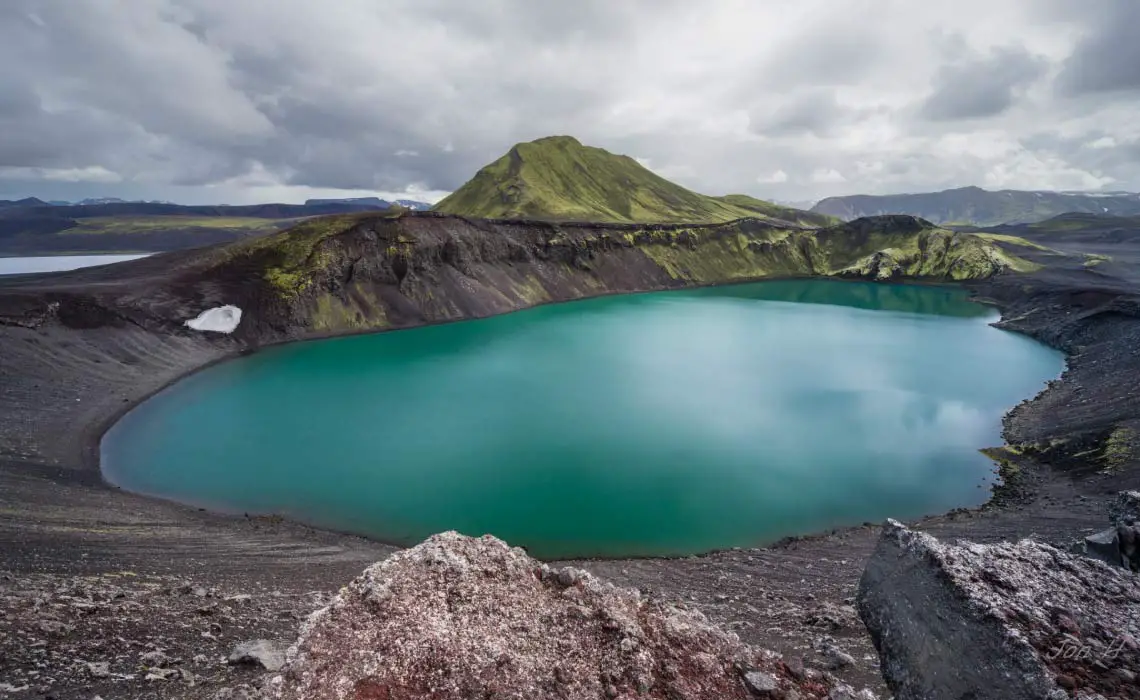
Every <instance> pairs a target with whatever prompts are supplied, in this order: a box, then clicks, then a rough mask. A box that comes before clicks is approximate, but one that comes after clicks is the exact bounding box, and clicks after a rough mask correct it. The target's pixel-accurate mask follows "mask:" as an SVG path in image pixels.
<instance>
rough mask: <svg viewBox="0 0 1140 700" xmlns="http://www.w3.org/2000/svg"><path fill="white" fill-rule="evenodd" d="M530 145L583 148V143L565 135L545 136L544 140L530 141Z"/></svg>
mask: <svg viewBox="0 0 1140 700" xmlns="http://www.w3.org/2000/svg"><path fill="white" fill-rule="evenodd" d="M529 143H532V144H534V145H536V146H538V145H543V146H547V145H549V146H578V147H582V142H581V141H579V140H578V139H576V138H574V137H573V136H565V135H555V136H543V137H542V138H540V139H535V140H533V141H530V142H529ZM520 145H521V144H520Z"/></svg>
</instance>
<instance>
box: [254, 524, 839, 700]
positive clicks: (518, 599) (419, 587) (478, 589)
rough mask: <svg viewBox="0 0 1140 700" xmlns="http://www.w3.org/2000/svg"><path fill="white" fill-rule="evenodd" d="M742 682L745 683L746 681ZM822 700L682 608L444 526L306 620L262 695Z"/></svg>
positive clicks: (817, 690)
mask: <svg viewBox="0 0 1140 700" xmlns="http://www.w3.org/2000/svg"><path fill="white" fill-rule="evenodd" d="M746 679H751V681H748V680H746ZM758 684H759V685H762V686H763V688H764V690H763V693H765V695H764V697H772V698H776V697H799V698H802V699H803V700H808V699H812V698H815V699H818V698H825V697H827V696H828V694H829V692H831V691H832V690H833V688H832V687H831V686H829V685H828V684H826V683H824V682H822V681H820V680H807V679H804V680H797V679H796V678H795V677H794V676H793V675H792V674H791V672H790V671H789V670H788V668H787V666H786V665H784V663H783V662H782V661H781V659H780V658H779V657H778V656H777V655H776V654H774V653H772V652H767V651H763V650H758V649H754V648H752V647H749V646H747V645H745V644H743V643H742V642H741V641H740V640H739V639H738V638H737V637H736V636H735V635H734V634H731V633H727V632H724V631H722V630H720V629H718V628H716V627H714V626H713V625H711V624H710V623H709V622H708V621H707V620H706V619H705V617H704V616H703V615H702V614H700V613H699V612H696V611H694V610H691V609H687V608H684V607H681V606H677V605H671V604H669V603H665V602H662V601H660V600H654V599H649V598H647V597H645V596H643V595H641V594H640V593H638V592H636V591H632V590H625V589H620V588H616V587H614V586H613V585H612V584H608V583H603V582H602V581H600V580H598V579H597V578H595V577H594V576H592V575H590V574H589V573H587V572H584V571H580V570H577V569H572V568H569V567H567V568H563V569H561V570H555V569H551V568H550V567H548V566H546V565H544V564H541V563H539V562H538V561H536V560H534V559H532V558H530V557H529V556H527V555H526V553H525V552H524V551H523V550H521V549H518V548H511V547H509V546H508V545H507V544H506V543H504V542H502V541H501V540H498V539H495V538H493V537H490V536H484V537H482V538H478V539H476V538H471V537H465V536H462V535H459V534H457V533H454V532H448V533H443V534H440V535H435V536H433V537H431V538H430V539H428V540H427V541H425V542H423V543H422V544H420V545H419V546H417V547H414V548H412V549H408V550H404V551H402V552H399V553H397V554H394V555H393V556H392V557H390V558H389V559H387V560H385V561H383V562H381V563H378V564H375V565H373V566H371V567H369V568H368V569H367V570H365V572H364V573H363V575H361V576H360V577H359V578H357V579H356V580H355V581H353V582H352V583H351V584H349V585H348V586H346V587H345V588H344V589H342V590H341V592H340V594H339V595H338V596H337V597H336V599H335V600H334V601H333V602H332V604H331V605H329V606H328V607H326V608H323V609H321V610H319V611H317V612H316V613H314V614H313V616H312V617H311V618H310V619H309V620H308V621H307V622H306V623H305V625H304V626H303V628H302V631H301V635H300V638H299V640H298V642H297V644H296V645H295V646H293V647H292V648H290V650H289V652H288V655H287V663H286V666H285V668H284V669H283V671H282V673H281V674H280V675H278V676H276V677H275V678H274V679H273V680H272V681H271V683H270V689H269V690H270V696H271V697H274V698H278V699H279V700H299V699H300V698H346V699H347V698H351V699H355V700H366V699H368V700H371V699H378V698H384V699H386V700H402V699H409V700H410V699H411V698H470V697H478V698H498V699H507V698H518V699H519V700H522V699H524V698H525V699H527V700H531V699H534V698H568V699H571V700H578V699H581V700H584V699H586V698H589V699H591V700H592V699H594V698H608V699H611V700H612V699H614V698H635V697H636V698H657V699H662V700H664V699H665V698H668V699H670V700H681V699H684V698H689V699H692V700H708V699H710V698H717V699H718V700H730V699H732V698H738V699H739V700H745V698H754V697H758V696H757V695H756V693H757V692H760V691H757V690H756V688H757V685H758Z"/></svg>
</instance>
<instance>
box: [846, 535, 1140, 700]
mask: <svg viewBox="0 0 1140 700" xmlns="http://www.w3.org/2000/svg"><path fill="white" fill-rule="evenodd" d="M858 608H859V614H860V616H861V617H862V618H863V622H864V623H865V624H866V625H867V629H868V630H869V631H870V633H871V637H872V640H873V641H874V643H875V646H876V648H877V649H878V650H879V654H880V657H881V664H882V670H883V677H884V679H885V680H886V681H887V684H888V685H889V686H890V687H891V689H892V690H893V691H894V692H895V697H896V698H897V700H920V699H921V700H940V699H942V698H945V699H946V700H950V699H954V700H960V699H961V698H979V699H981V698H995V699H996V698H1002V700H1022V699H1024V700H1040V699H1042V698H1067V697H1077V698H1095V697H1097V694H1102V695H1104V696H1107V697H1121V698H1137V697H1140V686H1137V685H1136V684H1135V675H1134V674H1136V673H1137V672H1140V643H1138V641H1137V640H1140V579H1138V578H1137V577H1135V576H1133V575H1132V574H1130V573H1127V572H1125V571H1123V570H1122V569H1119V568H1113V567H1109V566H1107V565H1105V564H1104V563H1102V562H1099V561H1093V560H1090V559H1086V558H1084V557H1080V556H1076V555H1073V554H1069V553H1065V552H1061V551H1059V550H1057V549H1054V548H1052V547H1049V546H1047V545H1043V544H1039V543H1036V542H1032V541H1029V540H1023V541H1021V542H1018V543H1000V544H993V545H978V544H969V543H962V544H958V545H950V544H945V543H942V542H939V541H938V540H936V539H934V538H933V537H931V536H929V535H925V534H922V533H918V532H913V531H911V530H908V529H907V528H905V527H903V526H902V525H900V524H899V523H897V522H894V521H888V523H887V525H886V526H885V527H884V528H883V532H882V535H881V537H880V539H879V543H878V547H877V548H876V550H875V553H874V554H873V555H872V556H871V558H870V560H869V561H868V562H867V567H866V569H865V571H864V573H863V577H862V579H861V580H860V583H859V595H858Z"/></svg>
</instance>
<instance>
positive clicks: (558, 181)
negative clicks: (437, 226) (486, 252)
mask: <svg viewBox="0 0 1140 700" xmlns="http://www.w3.org/2000/svg"><path fill="white" fill-rule="evenodd" d="M435 210H436V211H439V212H444V213H447V214H459V215H463V216H471V217H480V218H489V219H545V220H553V221H600V222H622V223H633V222H639V223H651V222H661V223H664V222H683V223H717V222H723V221H732V220H735V219H744V218H758V219H770V220H778V221H781V222H784V223H793V224H802V225H808V226H811V225H825V224H826V223H828V222H829V219H828V217H824V216H818V215H812V214H809V213H807V212H804V211H801V210H798V209H791V208H789V207H780V206H777V205H775V204H770V203H768V202H762V201H760V200H756V199H752V198H751V197H743V196H736V197H735V198H722V197H709V196H706V195H703V194H698V193H696V192H693V191H691V190H687V189H685V188H684V187H681V186H680V185H678V184H676V183H673V182H669V181H668V180H666V179H665V178H663V177H661V176H660V175H657V174H656V173H654V172H652V171H650V170H649V169H647V168H646V167H645V166H643V165H641V164H640V163H638V162H637V161H636V160H634V159H633V158H630V157H628V156H619V155H616V154H613V153H610V152H609V151H606V150H605V149H602V148H596V147H594V146H586V145H584V144H582V142H580V141H579V140H578V139H576V138H574V137H573V136H547V137H545V138H541V139H536V140H534V141H530V142H527V143H519V144H516V145H515V146H513V147H512V148H511V150H510V151H508V152H507V154H506V155H504V156H502V157H501V158H499V159H498V160H496V161H494V162H493V163H491V164H489V165H487V166H485V167H483V168H482V169H481V170H480V171H479V172H478V173H476V174H475V177H474V178H472V179H471V180H470V181H468V182H467V184H465V185H463V187H460V188H459V189H458V190H456V191H455V192H453V193H452V194H451V195H450V196H448V197H447V198H445V199H444V200H443V201H441V202H440V203H439V204H437V205H436V206H435Z"/></svg>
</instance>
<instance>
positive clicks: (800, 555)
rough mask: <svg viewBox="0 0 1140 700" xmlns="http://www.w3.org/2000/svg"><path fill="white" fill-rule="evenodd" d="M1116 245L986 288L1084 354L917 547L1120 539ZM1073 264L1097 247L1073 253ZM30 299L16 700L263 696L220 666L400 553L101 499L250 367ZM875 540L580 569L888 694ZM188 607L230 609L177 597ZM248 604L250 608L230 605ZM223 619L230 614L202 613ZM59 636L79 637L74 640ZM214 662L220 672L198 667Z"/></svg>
mask: <svg viewBox="0 0 1140 700" xmlns="http://www.w3.org/2000/svg"><path fill="white" fill-rule="evenodd" d="M1136 238H1137V240H1140V234H1137V236H1136ZM1116 239H1119V240H1116ZM1116 239H1114V240H1105V241H1100V240H1096V241H1095V245H1096V246H1097V251H1096V252H1098V253H1100V254H1103V255H1111V257H1112V260H1111V261H1109V262H1106V263H1101V264H1098V265H1095V266H1093V267H1085V266H1084V265H1083V261H1082V259H1081V258H1079V257H1059V256H1053V255H1048V254H1046V253H1032V252H1030V253H1026V252H1025V251H1021V250H1019V251H1018V253H1019V254H1024V255H1025V256H1026V257H1032V256H1036V257H1037V259H1038V261H1039V262H1041V263H1043V264H1045V265H1046V268H1045V269H1044V270H1043V271H1041V272H1038V273H1034V274H1033V275H1027V276H1009V277H1004V278H998V279H996V280H994V281H992V282H986V283H976V284H974V285H972V286H973V288H974V290H975V291H976V292H977V293H978V295H979V296H980V297H982V298H985V299H988V300H990V301H992V302H993V303H995V304H997V305H998V307H999V308H1000V309H1001V310H1002V312H1003V317H1004V320H1003V325H1005V326H1006V327H1008V328H1011V329H1014V330H1018V331H1020V332H1025V333H1028V334H1030V335H1032V336H1034V337H1036V338H1038V339H1041V340H1042V341H1044V342H1047V343H1050V344H1052V345H1054V346H1057V347H1060V348H1062V349H1064V350H1065V351H1066V352H1068V353H1069V354H1070V362H1069V368H1068V370H1067V371H1066V373H1065V375H1064V376H1063V377H1062V378H1061V380H1060V381H1059V382H1055V383H1054V384H1053V385H1052V386H1050V387H1049V388H1048V389H1047V390H1046V391H1045V392H1044V393H1043V394H1042V395H1040V396H1038V397H1036V398H1034V399H1033V400H1030V401H1027V402H1026V403H1023V404H1022V405H1020V406H1018V407H1016V408H1015V410H1014V411H1013V412H1012V413H1011V414H1010V415H1009V416H1008V417H1007V420H1006V436H1007V439H1008V440H1009V441H1010V442H1013V443H1019V444H1022V443H1024V444H1035V445H1040V446H1041V448H1042V449H1041V450H1040V451H1037V452H1033V451H1032V450H1031V451H1030V453H1029V455H1030V456H1029V457H1023V458H1018V459H1017V460H1016V461H1017V463H1018V464H1019V465H1020V470H1019V472H1018V477H1017V479H1016V480H1015V481H1016V488H1014V489H1010V491H1009V493H1008V494H1004V495H1003V497H1002V498H999V499H998V501H997V502H995V503H994V504H992V505H991V506H989V507H987V508H984V509H982V510H979V511H970V512H959V513H955V514H948V515H945V516H939V517H936V518H930V519H927V520H924V521H922V522H921V523H917V524H916V525H917V527H919V528H920V529H922V530H925V531H929V532H931V533H932V534H935V535H936V536H938V537H939V538H941V539H943V540H951V541H952V540H954V539H956V538H965V539H970V540H973V541H979V542H994V541H1002V540H1012V539H1018V538H1021V537H1029V536H1032V537H1035V538H1038V539H1040V540H1043V541H1045V542H1048V543H1052V544H1057V545H1059V546H1062V547H1068V546H1069V545H1070V544H1071V543H1072V542H1073V541H1074V540H1075V539H1076V538H1078V537H1080V536H1082V535H1083V534H1087V533H1088V532H1091V531H1093V530H1096V529H1100V528H1101V527H1103V526H1104V525H1106V524H1107V519H1106V511H1107V507H1108V503H1109V501H1110V500H1111V498H1112V497H1113V495H1114V494H1115V493H1116V492H1117V491H1119V490H1123V489H1126V488H1137V487H1138V486H1140V472H1138V471H1137V469H1136V460H1135V457H1134V454H1133V453H1131V452H1128V453H1126V454H1125V457H1124V459H1123V460H1121V461H1119V462H1117V463H1116V464H1115V465H1114V468H1113V469H1112V470H1111V471H1109V472H1106V471H1105V470H1106V468H1107V467H1108V466H1109V465H1108V464H1107V463H1106V462H1105V460H1104V454H1103V453H1104V441H1105V440H1106V439H1107V437H1108V436H1109V435H1110V434H1111V433H1112V432H1113V431H1115V430H1117V429H1118V428H1120V427H1121V426H1124V427H1126V428H1127V427H1129V426H1133V425H1136V424H1137V421H1140V386H1138V384H1140V372H1138V371H1137V370H1140V366H1138V363H1140V351H1138V350H1137V348H1140V314H1137V313H1136V308H1137V305H1136V300H1137V299H1140V293H1138V292H1137V290H1140V274H1138V272H1140V265H1138V263H1140V246H1137V245H1136V244H1133V243H1132V240H1133V239H1132V237H1128V236H1125V237H1123V238H1122V237H1120V236H1116ZM1066 245H1067V246H1080V245H1081V243H1080V242H1064V241H1062V242H1061V244H1058V245H1057V246H1056V247H1064V246H1066ZM1074 250H1076V248H1074ZM171 255H174V256H178V255H183V254H180V253H179V254H171ZM186 255H189V254H186ZM159 257H161V256H159ZM180 259H181V258H177V259H176V260H180ZM148 261H149V262H147V263H146V265H143V266H139V267H137V268H136V269H138V270H142V271H144V272H145V275H144V276H147V277H146V279H144V280H141V281H140V282H139V284H138V285H137V287H136V288H135V289H134V291H133V292H132V293H134V294H138V295H142V294H144V293H145V290H146V289H147V288H148V287H147V285H149V284H160V283H161V279H160V277H161V274H160V273H161V268H162V265H165V264H167V263H166V262H162V261H160V260H159V258H154V259H148ZM160 263H161V264H160ZM140 274H143V272H140ZM109 275H111V273H108V272H106V271H98V270H96V271H93V272H88V273H85V274H81V275H80V274H72V275H70V276H67V277H66V281H67V282H66V285H64V286H65V287H66V286H67V285H71V286H74V287H75V288H83V289H92V288H95V289H97V288H99V287H100V285H104V284H111V283H110V282H108V281H107V280H108V279H110V277H108V276H109ZM155 275H157V276H158V277H157V278H155V277H153V276H155ZM155 279H158V281H157V282H155V281H154V280H155ZM56 284H57V285H58V283H56ZM25 289H26V287H20V288H19V289H14V288H13V287H12V285H11V284H8V283H4V282H0V419H2V420H0V698H3V697H12V698H46V697H54V698H92V697H94V696H96V695H99V696H100V697H103V698H106V699H107V700H110V699H111V698H133V697H139V698H154V697H190V698H195V697H201V698H213V697H239V696H240V695H235V693H240V692H241V691H240V690H236V691H235V690H233V689H235V688H238V689H240V688H241V687H242V686H243V685H251V684H254V683H255V682H258V681H259V680H260V678H261V675H262V674H261V672H259V671H257V670H256V669H246V668H242V667H233V666H229V665H228V664H223V663H221V661H220V659H221V656H222V655H224V654H227V653H228V652H229V650H230V647H231V645H232V644H236V643H237V642H240V641H246V640H247V639H252V638H262V637H264V638H268V639H280V640H287V639H292V638H294V637H295V635H296V633H297V630H298V626H299V620H300V619H301V618H302V617H303V616H305V615H306V614H307V613H308V612H309V611H311V610H312V609H313V608H315V607H316V605H317V601H318V599H319V598H321V597H326V596H329V595H331V594H333V593H335V592H336V591H337V590H338V589H339V588H340V587H341V586H342V585H344V584H346V583H347V582H348V581H350V580H351V579H352V578H353V577H355V576H357V575H358V574H359V573H360V572H361V571H362V570H363V569H364V568H365V566H367V565H368V564H370V563H372V562H374V561H376V560H378V559H381V558H383V557H385V556H387V555H388V554H390V553H391V552H392V551H394V550H393V548H391V547H387V546H384V545H382V544H378V543H373V542H368V541H365V540H362V539H360V538H356V537H350V536H343V535H338V534H335V533H327V532H319V531H314V530H311V529H308V528H304V527H301V526H298V525H294V524H290V523H286V522H279V521H275V520H270V519H260V518H259V519H249V518H244V517H240V516H239V517H230V516H223V515H218V514H212V513H205V512H201V511H198V510H196V509H193V508H187V507H184V506H180V505H177V504H173V503H167V502H163V501H158V500H153V499H148V498H143V497H139V496H134V495H131V494H126V493H122V492H120V491H118V490H116V489H113V488H110V487H107V486H105V485H104V484H102V482H101V480H100V479H99V476H98V473H97V471H96V470H94V469H93V468H92V466H93V465H94V464H95V461H94V459H95V456H96V455H95V445H96V444H97V443H96V440H97V438H98V436H99V434H100V433H101V431H102V430H103V428H105V427H106V425H108V424H109V422H110V421H112V420H114V418H115V417H117V415H119V413H120V412H121V411H122V410H124V409H125V408H126V407H128V406H130V405H133V404H134V403H136V402H137V401H139V400H141V399H143V398H145V397H146V396H148V395H150V394H151V393H153V392H154V391H157V390H158V389H160V388H161V387H162V386H164V385H165V384H167V383H169V382H170V381H172V380H174V379H175V378H177V377H178V376H181V375H183V374H185V373H186V372H187V371H189V370H192V369H193V368H195V367H198V366H201V365H204V364H206V363H209V362H212V361H217V360H219V359H221V358H224V357H226V356H229V355H231V354H233V353H235V352H237V351H238V350H239V347H238V346H237V345H236V344H235V343H234V342H233V341H229V340H208V339H204V338H201V337H198V336H195V335H193V334H190V333H165V332H156V331H155V330H154V329H149V328H147V327H146V324H145V323H140V322H135V321H132V320H131V319H130V318H123V319H117V320H115V321H114V323H112V324H110V325H103V326H101V327H98V328H79V327H67V326H64V325H60V324H55V323H47V324H41V325H39V326H37V325H36V319H34V318H29V317H28V316H27V315H26V314H25V313H24V312H25V311H27V310H28V309H29V308H32V306H34V305H29V303H28V295H29V293H28V292H26V291H25ZM64 291H66V289H65V290H64ZM38 293H40V292H37V294H38ZM55 293H62V292H59V290H58V289H57V292H55ZM33 296H34V295H33ZM154 303H156V304H168V305H169V304H177V303H178V302H176V301H171V300H169V299H162V298H157V297H156V301H155V302H154ZM73 320H76V321H77V325H79V326H82V325H83V323H82V321H83V319H82V318H80V319H73ZM88 320H89V319H88ZM73 325H76V324H73ZM473 534H479V533H473ZM877 536H878V528H877V527H856V528H850V529H844V530H839V531H835V532H832V533H826V534H822V535H818V536H814V537H809V538H802V539H798V540H793V541H788V542H784V543H780V544H778V545H776V546H772V547H768V548H763V549H755V550H740V551H730V552H722V553H717V554H712V555H708V556H702V557H690V558H683V559H649V560H613V561H585V562H574V563H573V564H574V565H575V566H579V567H581V568H585V569H587V570H589V571H591V572H592V573H594V574H596V575H598V576H601V577H603V578H604V579H607V580H610V581H612V582H614V583H615V584H618V585H622V586H631V587H639V588H643V589H645V590H648V591H654V592H657V593H659V594H660V595H662V596H664V597H667V598H672V599H680V600H683V601H686V602H687V603H689V604H691V605H693V606H694V607H696V608H697V609H699V610H701V611H703V612H704V613H706V614H707V615H708V616H709V617H710V618H711V619H712V620H713V621H714V622H717V623H719V624H722V625H724V626H725V627H727V628H729V629H732V630H734V631H736V632H737V633H738V634H740V636H741V638H742V639H743V640H744V641H745V642H746V643H749V644H755V645H757V646H762V647H766V648H771V649H774V650H776V651H780V652H783V653H785V654H786V655H788V656H789V657H801V658H803V659H804V661H805V662H806V663H807V665H809V666H814V667H817V668H826V667H829V666H833V667H834V673H835V675H837V676H838V677H839V678H841V679H843V680H845V681H847V682H849V683H851V684H852V685H855V686H857V687H859V686H864V685H873V686H874V685H877V686H878V687H879V688H880V689H881V687H882V686H881V681H880V680H879V676H878V660H877V658H876V657H875V655H874V651H873V649H872V647H871V644H870V640H869V638H868V636H867V634H866V632H865V630H864V629H863V626H862V624H861V623H860V622H859V620H858V618H857V616H855V615H854V611H853V609H852V608H851V607H850V606H851V602H852V601H853V599H854V596H855V589H856V584H857V581H858V579H859V576H860V574H861V573H862V570H863V563H864V562H865V560H866V559H867V557H868V556H869V555H870V553H871V551H872V549H873V547H874V545H875V542H876V538H877ZM123 572H130V573H129V574H124V573H123ZM132 574H133V575H132ZM185 586H189V587H190V589H191V590H193V589H195V588H201V589H204V590H206V591H207V592H210V591H214V593H211V594H210V595H208V596H206V597H204V598H199V597H198V596H195V595H192V594H191V595H183V594H175V593H169V594H168V593H166V592H165V591H166V590H167V589H170V590H172V591H174V590H176V589H180V588H183V587H185ZM119 593H122V594H123V596H122V597H119V596H118V594H119ZM244 595H249V596H252V599H251V600H253V601H254V602H253V604H251V605H246V604H241V605H238V604H235V603H234V601H227V600H226V599H227V598H232V597H234V596H244ZM40 598H42V599H43V600H42V602H40V603H36V601H37V600H38V599H40ZM203 600H205V602H203ZM243 600H244V599H243ZM128 603H129V604H128ZM211 604H216V605H217V613H216V614H215V613H202V612H200V611H199V608H202V607H205V606H209V605H211ZM86 606H94V607H93V608H88V607H86ZM211 617H216V619H209V618H211ZM44 621H46V622H48V623H51V622H58V623H60V624H64V625H68V626H70V629H67V630H65V632H66V633H65V634H62V635H61V634H58V632H59V629H58V628H55V627H54V625H52V624H48V625H47V628H52V629H47V628H45V627H44V626H43V625H40V624H39V623H40V622H44ZM214 624H217V625H219V626H220V627H221V628H222V630H221V632H220V633H219V632H216V631H215V630H214V628H213V627H212V625H214ZM53 629H54V630H55V631H53ZM107 629H109V630H112V631H114V634H113V636H110V635H109V633H108V632H106V631H105V630H107ZM203 632H209V633H210V634H212V635H214V636H215V637H216V639H213V640H211V639H210V638H207V637H203V636H202V634H203ZM120 638H121V640H120ZM828 638H830V641H829V640H828ZM154 647H158V648H160V649H161V650H162V652H163V653H164V654H166V655H167V656H169V657H171V658H175V659H180V660H181V662H180V663H179V664H174V665H173V667H175V668H177V669H182V668H184V669H185V670H186V671H187V672H188V676H187V677H186V678H183V677H182V675H181V673H180V672H179V674H178V675H177V677H175V674H173V673H171V674H167V675H169V676H170V678H168V679H166V680H146V675H147V673H145V672H143V671H142V670H141V668H140V667H141V666H142V665H143V664H144V662H142V661H141V660H140V658H139V656H140V655H141V654H142V653H146V651H147V650H151V651H153V650H154ZM837 650H838V652H839V653H836V652H837ZM197 656H203V657H205V658H206V659H207V662H205V663H198V662H195V661H194V659H195V657H197ZM88 662H92V663H101V662H106V663H108V664H109V665H110V669H111V673H113V674H117V675H111V676H108V677H105V678H95V677H93V676H92V674H91V671H90V669H89V668H88V667H87V665H86V664H87V663H88ZM164 673H165V672H164ZM33 674H34V675H33ZM127 676H130V677H129V678H128V677H127ZM189 678H193V681H194V685H190V680H189ZM14 688H21V690H13V689H14ZM218 693H221V695H218Z"/></svg>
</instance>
